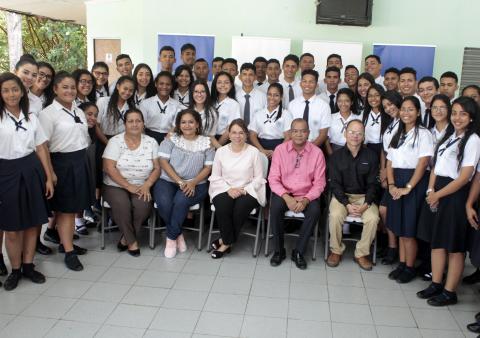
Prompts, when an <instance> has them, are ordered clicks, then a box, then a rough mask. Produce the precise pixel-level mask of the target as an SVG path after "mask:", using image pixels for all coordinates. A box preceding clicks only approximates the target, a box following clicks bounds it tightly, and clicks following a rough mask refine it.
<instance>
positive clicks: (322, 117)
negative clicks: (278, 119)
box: [284, 70, 332, 147]
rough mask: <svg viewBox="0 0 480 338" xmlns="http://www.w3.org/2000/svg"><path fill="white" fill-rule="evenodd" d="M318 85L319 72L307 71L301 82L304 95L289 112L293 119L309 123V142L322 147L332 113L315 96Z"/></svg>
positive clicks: (294, 103) (294, 102)
mask: <svg viewBox="0 0 480 338" xmlns="http://www.w3.org/2000/svg"><path fill="white" fill-rule="evenodd" d="M317 83H318V72H317V71H316V70H305V71H304V72H303V73H302V80H301V82H300V86H301V88H302V95H300V96H299V97H297V98H296V99H295V100H293V101H292V102H290V104H289V105H288V110H289V111H290V112H291V113H292V117H293V119H297V118H300V119H304V120H305V121H307V122H308V126H309V129H310V134H309V137H308V140H309V141H310V142H313V143H314V144H315V145H317V146H318V147H320V146H322V145H323V144H324V142H325V141H326V139H327V136H328V128H330V125H331V123H332V113H331V112H330V107H329V106H328V104H326V103H325V101H323V100H322V99H321V98H320V97H319V96H318V95H315V88H316V86H317ZM284 89H285V87H284ZM284 97H285V95H284Z"/></svg>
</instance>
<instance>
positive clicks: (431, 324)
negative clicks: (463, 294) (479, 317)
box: [411, 307, 460, 330]
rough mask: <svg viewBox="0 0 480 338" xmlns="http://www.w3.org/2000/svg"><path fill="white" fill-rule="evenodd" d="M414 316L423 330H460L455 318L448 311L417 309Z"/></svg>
mask: <svg viewBox="0 0 480 338" xmlns="http://www.w3.org/2000/svg"><path fill="white" fill-rule="evenodd" d="M411 310H412V314H413V317H414V318H415V321H416V322H417V325H418V327H419V328H421V329H437V330H443V329H445V330H460V328H459V327H458V325H457V323H456V321H455V318H453V316H452V314H451V313H450V311H448V310H447V309H435V308H432V307H431V308H430V309H415V308H412V309H411Z"/></svg>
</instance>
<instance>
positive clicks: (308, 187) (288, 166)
mask: <svg viewBox="0 0 480 338" xmlns="http://www.w3.org/2000/svg"><path fill="white" fill-rule="evenodd" d="M296 167H297V168H296ZM268 182H269V184H270V189H272V191H273V192H274V193H275V194H277V195H278V196H280V197H281V196H282V195H283V194H286V193H287V194H291V195H293V196H294V197H306V198H308V200H310V201H313V200H314V199H317V198H319V197H320V194H321V193H322V192H323V190H324V189H325V184H326V182H325V157H324V156H323V153H322V151H321V150H320V149H319V148H318V147H316V146H315V145H313V144H312V143H310V142H308V141H307V143H306V145H305V147H304V148H303V150H302V151H300V152H299V153H297V151H296V150H295V148H294V147H293V143H292V141H288V142H285V143H282V144H280V145H279V146H277V147H276V148H275V151H274V152H273V157H272V165H271V167H270V174H269V175H268Z"/></svg>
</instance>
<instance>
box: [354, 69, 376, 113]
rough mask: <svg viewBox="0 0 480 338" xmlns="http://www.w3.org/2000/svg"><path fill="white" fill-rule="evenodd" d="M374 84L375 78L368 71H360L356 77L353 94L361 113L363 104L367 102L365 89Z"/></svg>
mask: <svg viewBox="0 0 480 338" xmlns="http://www.w3.org/2000/svg"><path fill="white" fill-rule="evenodd" d="M373 84H375V80H374V79H373V76H372V75H371V74H370V73H366V72H365V73H362V74H360V75H359V76H358V79H357V88H356V89H355V94H356V96H357V107H358V111H359V112H360V114H362V113H363V110H364V109H365V105H366V104H367V91H368V88H370V86H371V85H373Z"/></svg>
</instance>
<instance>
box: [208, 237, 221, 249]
mask: <svg viewBox="0 0 480 338" xmlns="http://www.w3.org/2000/svg"><path fill="white" fill-rule="evenodd" d="M221 246H222V244H221V243H220V238H218V239H216V240H214V241H213V242H212V243H210V248H211V249H212V250H217V249H218V248H219V247H221Z"/></svg>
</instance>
